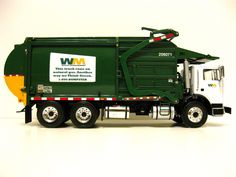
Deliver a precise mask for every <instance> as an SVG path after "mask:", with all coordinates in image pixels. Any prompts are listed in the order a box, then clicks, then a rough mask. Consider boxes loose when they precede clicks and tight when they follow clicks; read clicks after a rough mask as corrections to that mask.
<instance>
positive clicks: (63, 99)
mask: <svg viewBox="0 0 236 177" xmlns="http://www.w3.org/2000/svg"><path fill="white" fill-rule="evenodd" d="M60 100H61V101H67V100H68V98H65V97H62V98H60Z"/></svg>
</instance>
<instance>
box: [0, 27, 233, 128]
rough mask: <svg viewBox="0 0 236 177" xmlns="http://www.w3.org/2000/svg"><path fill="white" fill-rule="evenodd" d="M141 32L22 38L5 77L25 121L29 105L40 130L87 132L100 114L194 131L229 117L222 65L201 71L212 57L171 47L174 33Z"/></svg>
mask: <svg viewBox="0 0 236 177" xmlns="http://www.w3.org/2000/svg"><path fill="white" fill-rule="evenodd" d="M144 29H146V30H149V31H151V33H150V36H149V37H74V38H26V40H25V42H24V43H23V44H20V45H16V46H15V48H14V50H13V51H12V52H11V53H10V55H9V56H8V58H7V61H6V64H5V69H4V75H5V76H4V77H5V81H6V83H7V85H8V87H9V89H10V90H11V92H12V93H13V94H14V95H16V96H17V97H18V100H19V101H20V102H23V103H24V105H25V108H24V110H23V111H25V122H26V123H28V122H31V119H32V118H31V117H32V115H31V108H32V106H33V105H36V107H37V109H38V112H37V117H38V120H39V122H40V123H41V124H42V125H43V126H45V127H58V126H60V125H61V124H62V123H64V122H65V121H67V120H68V119H71V120H72V122H73V123H74V124H75V126H76V127H80V128H87V127H92V126H93V125H94V124H95V122H96V120H97V118H98V116H99V115H101V117H102V119H103V117H104V116H105V117H106V118H129V113H130V112H133V113H136V114H137V115H149V116H150V117H151V118H153V119H173V120H174V121H176V122H183V123H184V124H185V125H186V126H188V127H200V126H202V125H203V124H204V123H205V122H206V119H207V115H213V116H214V115H223V114H224V113H225V112H228V113H230V112H231V108H228V107H224V105H223V78H224V67H223V66H219V67H218V66H217V67H212V68H211V67H210V68H209V67H207V66H205V65H204V63H205V62H208V61H211V60H215V59H218V57H213V56H210V55H205V54H201V53H197V52H193V51H190V50H186V49H183V48H179V47H177V46H176V45H175V44H174V43H172V42H171V40H172V39H173V38H174V37H176V36H178V35H179V34H178V32H176V31H174V30H172V29H165V30H155V29H150V28H144ZM178 66H182V67H183V71H182V72H179V71H178V69H177V68H178ZM213 94H214V95H213ZM216 95H217V96H216Z"/></svg>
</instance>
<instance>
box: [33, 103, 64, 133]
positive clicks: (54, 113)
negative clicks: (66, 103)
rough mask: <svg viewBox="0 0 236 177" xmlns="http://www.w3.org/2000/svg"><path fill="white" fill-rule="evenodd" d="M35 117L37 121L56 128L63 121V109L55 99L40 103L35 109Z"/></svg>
mask: <svg viewBox="0 0 236 177" xmlns="http://www.w3.org/2000/svg"><path fill="white" fill-rule="evenodd" d="M37 118H38V121H39V123H40V124H41V125H43V126H44V127H47V128H56V127H59V126H60V125H62V124H63V123H64V122H65V116H64V110H63V108H62V106H61V105H60V104H59V103H58V102H55V101H46V102H43V103H41V105H40V106H39V108H38V111H37Z"/></svg>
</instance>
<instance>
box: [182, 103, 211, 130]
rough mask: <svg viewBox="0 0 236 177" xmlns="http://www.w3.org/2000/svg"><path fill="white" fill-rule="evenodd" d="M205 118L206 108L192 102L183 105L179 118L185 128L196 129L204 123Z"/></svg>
mask: <svg viewBox="0 0 236 177" xmlns="http://www.w3.org/2000/svg"><path fill="white" fill-rule="evenodd" d="M207 116H208V114H207V110H206V107H205V106H204V105H203V104H202V103H200V102H197V101H193V102H189V103H188V104H187V105H185V107H184V109H183V112H182V116H181V117H182V120H183V123H184V125H185V126H187V127H192V128H197V127H201V126H202V125H204V124H205V123H206V121H207Z"/></svg>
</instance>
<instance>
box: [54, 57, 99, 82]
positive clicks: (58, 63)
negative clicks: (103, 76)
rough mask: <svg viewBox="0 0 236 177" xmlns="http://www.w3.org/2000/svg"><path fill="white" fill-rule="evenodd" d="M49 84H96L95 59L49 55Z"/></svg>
mask: <svg viewBox="0 0 236 177" xmlns="http://www.w3.org/2000/svg"><path fill="white" fill-rule="evenodd" d="M49 80H50V82H96V57H95V56H85V55H73V54H63V53H51V54H50V75H49Z"/></svg>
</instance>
